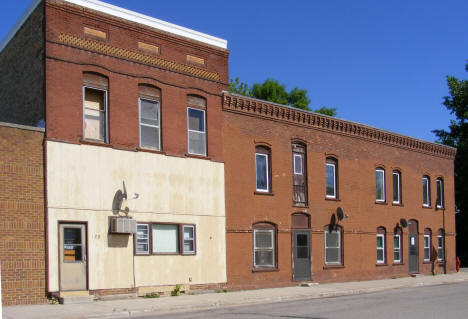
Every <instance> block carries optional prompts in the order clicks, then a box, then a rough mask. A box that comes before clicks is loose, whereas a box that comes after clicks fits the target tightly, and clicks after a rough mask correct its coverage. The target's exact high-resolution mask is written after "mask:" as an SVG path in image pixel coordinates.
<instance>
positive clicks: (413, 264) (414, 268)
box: [408, 221, 419, 274]
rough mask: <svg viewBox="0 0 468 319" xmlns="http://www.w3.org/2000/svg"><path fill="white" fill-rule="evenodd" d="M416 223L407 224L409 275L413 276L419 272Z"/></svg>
mask: <svg viewBox="0 0 468 319" xmlns="http://www.w3.org/2000/svg"><path fill="white" fill-rule="evenodd" d="M417 227H418V226H417V222H415V221H410V222H409V223H408V240H409V242H408V247H409V249H408V259H409V262H408V264H409V266H408V268H409V273H410V274H414V273H418V272H419V261H418V255H419V254H418V230H417Z"/></svg>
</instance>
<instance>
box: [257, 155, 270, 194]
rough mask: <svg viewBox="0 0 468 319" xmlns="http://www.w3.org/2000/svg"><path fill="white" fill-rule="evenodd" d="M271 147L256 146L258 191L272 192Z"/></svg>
mask: <svg viewBox="0 0 468 319" xmlns="http://www.w3.org/2000/svg"><path fill="white" fill-rule="evenodd" d="M270 155H271V152H270V149H269V148H267V147H265V146H257V147H256V148H255V175H256V190H257V192H271V173H270V172H271V168H270Z"/></svg>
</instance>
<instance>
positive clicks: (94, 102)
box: [84, 88, 105, 111]
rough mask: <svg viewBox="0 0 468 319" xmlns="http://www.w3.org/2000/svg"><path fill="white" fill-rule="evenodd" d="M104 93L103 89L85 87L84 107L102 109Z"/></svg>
mask: <svg viewBox="0 0 468 319" xmlns="http://www.w3.org/2000/svg"><path fill="white" fill-rule="evenodd" d="M104 95H105V91H101V90H95V89H91V88H85V102H84V106H85V108H88V109H93V110H96V111H104V109H105V107H104Z"/></svg>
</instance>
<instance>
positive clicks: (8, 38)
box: [0, 0, 42, 52]
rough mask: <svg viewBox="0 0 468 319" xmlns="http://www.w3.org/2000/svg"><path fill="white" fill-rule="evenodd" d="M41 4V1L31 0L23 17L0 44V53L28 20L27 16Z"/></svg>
mask: <svg viewBox="0 0 468 319" xmlns="http://www.w3.org/2000/svg"><path fill="white" fill-rule="evenodd" d="M41 2H42V0H33V2H32V3H31V4H30V5H29V7H28V8H27V9H26V11H25V12H24V13H23V15H22V16H21V17H20V18H19V20H18V21H17V22H16V24H15V25H14V26H13V28H12V29H11V30H10V32H9V33H8V34H7V35H6V36H5V38H3V40H2V42H1V43H0V52H2V51H3V49H4V48H5V47H6V46H7V45H8V43H10V41H11V39H13V37H14V36H15V35H16V33H17V32H18V30H19V29H20V28H21V27H22V26H23V24H24V23H25V22H26V20H28V18H29V16H30V15H31V14H32V13H33V12H34V10H35V9H36V8H37V6H38V5H39V3H41Z"/></svg>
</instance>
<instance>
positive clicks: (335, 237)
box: [325, 231, 340, 247]
mask: <svg viewBox="0 0 468 319" xmlns="http://www.w3.org/2000/svg"><path fill="white" fill-rule="evenodd" d="M339 238H340V237H339V232H337V231H332V232H325V247H340V243H339Z"/></svg>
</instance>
